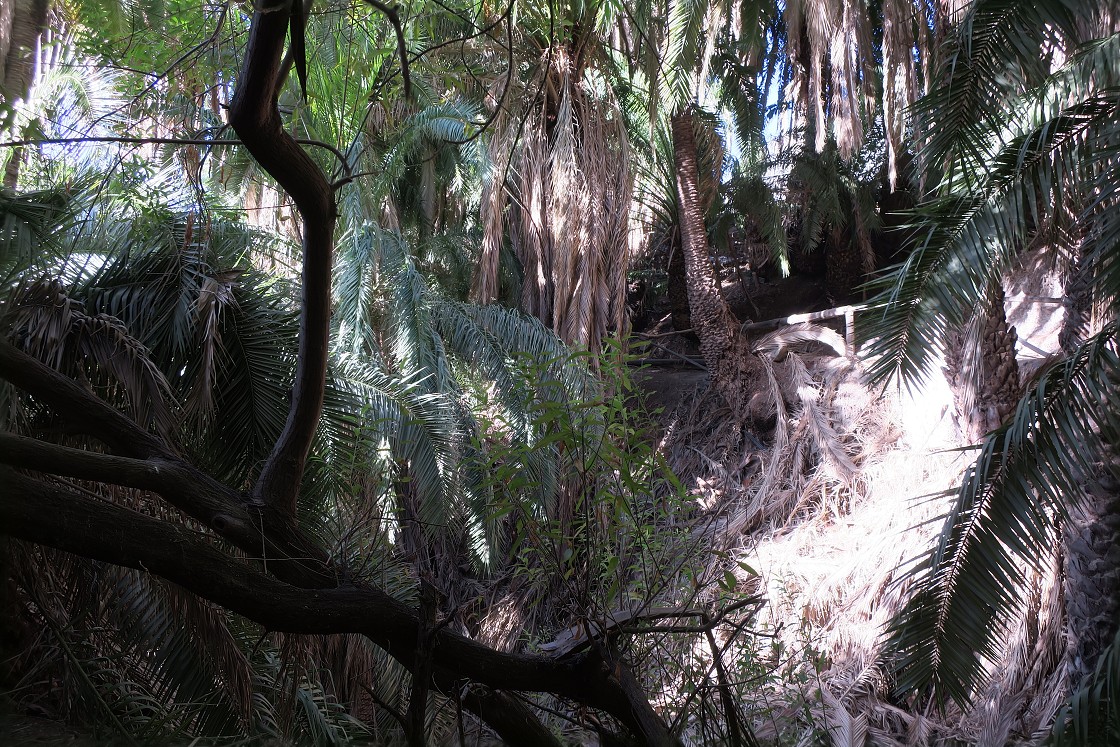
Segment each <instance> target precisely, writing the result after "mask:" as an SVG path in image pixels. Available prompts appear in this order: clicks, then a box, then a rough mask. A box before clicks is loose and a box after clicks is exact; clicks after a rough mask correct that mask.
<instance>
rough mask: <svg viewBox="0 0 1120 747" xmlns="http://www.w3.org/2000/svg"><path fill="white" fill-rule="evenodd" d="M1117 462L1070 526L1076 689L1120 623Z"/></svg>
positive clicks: (1069, 597)
mask: <svg viewBox="0 0 1120 747" xmlns="http://www.w3.org/2000/svg"><path fill="white" fill-rule="evenodd" d="M1116 471H1117V463H1116V460H1115V458H1114V460H1113V465H1111V469H1110V468H1107V467H1106V468H1105V469H1104V470H1102V472H1103V474H1102V475H1098V476H1097V477H1095V478H1094V479H1092V480H1090V481H1089V485H1088V486H1087V490H1086V493H1085V497H1084V500H1083V501H1082V502H1080V504H1079V505H1077V506H1074V507H1072V508H1071V510H1070V517H1069V521H1068V522H1066V527H1065V550H1066V552H1065V568H1064V571H1065V601H1066V615H1067V635H1068V639H1069V644H1070V655H1071V662H1070V684H1072V685H1073V686H1074V687H1078V686H1079V685H1081V683H1082V682H1083V681H1084V680H1085V677H1086V675H1088V674H1089V673H1091V672H1092V671H1093V668H1094V666H1095V665H1096V662H1097V658H1098V657H1099V656H1100V654H1101V653H1102V652H1103V651H1104V648H1105V646H1107V645H1108V644H1109V643H1110V642H1111V641H1112V640H1113V638H1114V636H1115V635H1116V629H1117V625H1118V624H1120V481H1118V480H1117V479H1116V474H1115V473H1116Z"/></svg>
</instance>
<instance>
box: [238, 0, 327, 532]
mask: <svg viewBox="0 0 1120 747" xmlns="http://www.w3.org/2000/svg"><path fill="white" fill-rule="evenodd" d="M288 20H289V19H288V14H286V13H256V14H254V15H253V25H252V28H251V29H250V31H249V45H248V48H247V49H246V51H245V63H244V65H243V67H242V69H241V75H240V77H239V78H238V83H237V91H236V92H235V93H234V96H233V101H232V102H231V103H230V108H229V123H230V125H231V126H232V127H233V129H234V130H235V131H236V132H237V134H238V136H239V137H240V138H241V140H242V142H244V143H245V147H246V148H248V149H249V152H250V153H251V154H252V155H253V157H254V158H255V159H257V162H258V163H259V164H260V166H261V168H263V169H264V170H265V171H266V172H268V174H269V175H271V176H272V178H273V179H275V180H276V182H277V183H278V184H279V185H280V187H281V188H282V189H283V190H284V191H285V192H287V193H288V194H289V195H291V197H292V199H293V200H294V201H295V203H296V207H297V208H299V212H300V216H301V217H302V219H303V284H302V307H301V309H300V325H299V362H298V365H297V368H296V378H295V383H294V385H293V387H292V405H291V408H290V409H289V411H288V419H287V422H286V423H285V424H284V430H283V432H282V433H281V434H280V438H279V440H278V441H277V442H276V445H275V447H274V448H273V450H272V453H271V454H270V455H269V457H268V459H267V460H266V461H265V465H264V468H263V469H262V470H261V474H260V478H259V479H258V480H257V482H256V484H255V486H254V488H253V496H254V497H255V498H257V499H259V500H260V501H262V502H263V503H266V504H267V505H269V506H270V507H273V508H276V509H277V510H280V511H283V512H285V513H286V514H288V515H289V516H290V517H293V518H294V517H295V511H296V496H297V495H298V493H299V487H300V481H301V480H302V479H303V471H304V466H305V464H306V462H307V453H308V451H309V450H310V448H311V442H312V440H313V439H314V437H315V430H316V427H317V426H318V424H319V416H320V415H321V414H322V411H323V388H324V386H325V384H326V376H327V339H328V335H329V331H330V330H329V328H330V313H331V307H330V303H331V299H330V280H331V254H332V250H333V245H334V222H335V207H334V193H333V191H332V190H331V185H330V183H329V182H328V181H327V177H326V175H325V174H324V173H323V172H322V170H321V169H320V168H319V167H318V166H317V165H316V164H315V162H314V161H313V160H311V157H310V156H308V155H307V154H306V153H305V152H304V151H303V149H302V148H300V147H299V144H298V143H296V141H295V140H294V139H293V138H292V137H291V135H289V134H288V133H287V132H285V131H284V127H283V123H282V121H281V119H280V112H279V111H278V110H277V108H276V97H277V94H278V89H279V73H280V55H281V52H282V51H283V48H284V38H285V36H286V34H287V30H288Z"/></svg>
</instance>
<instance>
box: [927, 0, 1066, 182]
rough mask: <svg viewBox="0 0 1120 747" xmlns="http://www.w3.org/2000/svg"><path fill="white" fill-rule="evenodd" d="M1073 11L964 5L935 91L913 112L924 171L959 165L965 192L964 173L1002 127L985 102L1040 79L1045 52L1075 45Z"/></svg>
mask: <svg viewBox="0 0 1120 747" xmlns="http://www.w3.org/2000/svg"><path fill="white" fill-rule="evenodd" d="M1081 12H1083V9H1082V7H1081V4H1080V3H1078V2H1074V0H1047V1H1046V2H1037V3H1020V2H1016V1H1015V0H978V1H977V2H974V3H972V4H971V5H970V6H969V8H968V10H967V11H965V13H964V15H963V17H961V18H960V19H959V23H958V25H957V32H956V35H955V37H953V38H952V40H951V41H950V43H949V49H948V51H947V52H946V53H945V54H944V57H943V60H942V65H941V71H940V76H939V82H938V84H937V85H936V86H934V87H932V88H931V90H930V91H929V93H928V94H927V95H926V96H924V97H923V98H922V99H921V100H920V101H919V102H918V103H916V104H915V106H914V109H915V116H917V117H918V118H919V119H921V120H924V121H925V122H926V123H927V127H926V129H927V131H928V132H929V133H930V136H929V140H928V141H927V143H926V144H925V146H924V147H923V148H922V149H921V151H920V158H921V159H922V160H923V161H924V162H925V163H926V164H928V168H929V169H931V170H933V171H935V172H938V171H941V170H942V169H944V168H946V167H949V168H952V167H953V166H954V165H956V164H960V165H962V166H963V168H962V169H961V170H960V171H959V172H958V173H960V174H963V175H964V179H965V181H964V186H966V187H968V186H970V182H969V177H968V174H970V173H975V171H976V170H978V169H982V168H983V164H984V162H985V157H986V155H987V154H988V151H989V147H990V146H989V143H990V141H989V138H990V135H991V133H992V132H999V131H1000V130H1001V129H1002V127H1003V126H1004V124H1005V122H1004V111H1003V109H1002V108H1001V107H998V106H992V102H1002V101H1005V100H1007V99H1008V97H1009V94H1010V95H1014V94H1015V93H1016V91H1017V90H1021V89H1023V88H1031V87H1033V86H1034V85H1037V83H1038V82H1039V81H1041V80H1042V79H1043V78H1045V77H1046V76H1047V74H1048V73H1049V72H1050V71H1049V64H1050V60H1051V59H1052V57H1051V55H1052V54H1053V51H1054V50H1059V49H1062V48H1063V47H1064V44H1065V42H1066V41H1067V40H1069V39H1076V38H1077V32H1076V27H1077V23H1076V21H1077V18H1078V16H1079V14H1080V13H1081ZM952 185H953V182H950V186H952Z"/></svg>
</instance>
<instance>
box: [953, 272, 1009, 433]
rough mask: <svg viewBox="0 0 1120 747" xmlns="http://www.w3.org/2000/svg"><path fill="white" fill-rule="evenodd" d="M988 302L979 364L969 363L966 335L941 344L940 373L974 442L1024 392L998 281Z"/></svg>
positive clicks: (998, 421)
mask: <svg viewBox="0 0 1120 747" xmlns="http://www.w3.org/2000/svg"><path fill="white" fill-rule="evenodd" d="M989 294H990V298H989V306H988V308H987V310H985V311H982V312H980V313H982V314H984V318H983V319H982V320H981V322H980V323H981V325H982V326H981V329H980V339H979V341H978V344H979V346H980V350H979V361H978V363H979V368H978V369H977V368H975V367H974V366H971V365H969V362H968V355H969V351H968V350H967V349H966V348H967V340H966V335H965V333H964V332H963V331H961V330H958V331H957V332H955V333H953V334H951V335H950V337H949V340H948V341H947V344H946V348H947V350H946V353H945V376H946V378H947V379H948V381H949V386H950V388H951V389H952V391H953V403H954V405H955V406H956V410H957V418H958V424H959V426H960V430H961V435H962V436H964V438H965V440H966V441H968V442H969V443H974V442H976V441H978V440H980V438H982V437H983V435H984V434H985V433H987V432H988V431H991V430H993V429H995V428H998V427H999V426H1000V425H1001V424H1002V423H1003V422H1004V421H1005V420H1007V417H1008V416H1009V415H1010V414H1011V413H1012V412H1014V410H1015V407H1016V405H1017V404H1018V403H1019V398H1020V397H1021V396H1022V394H1023V388H1022V385H1021V384H1020V382H1019V363H1018V361H1016V359H1015V342H1016V340H1017V339H1018V338H1017V336H1016V333H1015V328H1014V327H1012V326H1011V325H1009V324H1008V323H1007V314H1006V312H1005V311H1004V292H1003V286H1002V285H1001V284H1000V283H998V282H996V283H993V285H992V288H991V289H990V290H989Z"/></svg>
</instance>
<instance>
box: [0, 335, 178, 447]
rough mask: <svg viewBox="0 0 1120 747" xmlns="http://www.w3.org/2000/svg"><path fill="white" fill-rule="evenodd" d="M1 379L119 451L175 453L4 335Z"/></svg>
mask: <svg viewBox="0 0 1120 747" xmlns="http://www.w3.org/2000/svg"><path fill="white" fill-rule="evenodd" d="M0 378H3V379H7V380H8V381H9V382H10V383H11V384H12V385H14V386H15V387H17V388H19V389H22V390H23V391H25V392H27V393H28V394H30V395H32V396H33V397H35V398H36V399H38V400H39V401H40V402H42V403H44V404H46V405H49V406H50V407H51V408H52V409H53V410H54V411H55V412H56V413H58V414H59V415H60V416H62V417H63V418H64V419H65V420H66V421H68V422H69V423H71V424H72V425H74V426H75V427H77V428H78V429H79V430H80V432H81V433H84V434H86V435H88V436H93V437H95V438H97V439H98V440H100V441H102V442H104V443H105V444H106V445H107V446H108V447H109V448H111V449H113V450H114V451H116V452H117V453H119V454H124V455H126V456H131V457H136V458H139V459H146V458H147V457H152V456H161V457H171V456H173V453H172V451H171V450H170V449H169V448H168V447H167V445H166V444H165V443H164V442H163V441H162V440H161V439H160V438H159V437H157V436H155V435H153V434H151V433H148V432H147V431H146V430H144V429H143V428H141V427H140V426H139V425H137V424H136V423H135V421H133V420H132V419H131V418H129V417H128V416H127V415H125V414H124V413H122V412H119V411H118V410H116V409H114V408H113V407H111V406H110V405H108V404H106V403H105V402H103V401H102V400H100V399H98V398H97V397H95V396H93V394H92V393H91V392H89V391H88V390H86V389H84V388H83V387H82V386H81V385H80V384H78V383H77V382H76V381H74V380H73V379H71V378H69V377H68V376H63V375H62V374H60V373H59V372H58V371H55V370H54V369H53V368H51V367H50V366H48V365H46V364H45V363H43V362H42V361H40V360H39V359H38V358H35V357H33V356H30V355H28V354H27V353H25V352H23V351H22V350H20V349H19V348H17V347H16V346H15V345H13V344H11V343H10V342H8V341H7V340H5V339H3V338H2V337H0Z"/></svg>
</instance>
